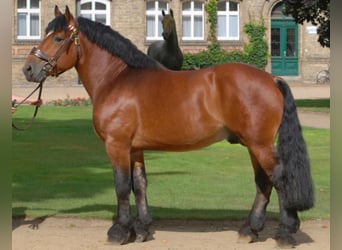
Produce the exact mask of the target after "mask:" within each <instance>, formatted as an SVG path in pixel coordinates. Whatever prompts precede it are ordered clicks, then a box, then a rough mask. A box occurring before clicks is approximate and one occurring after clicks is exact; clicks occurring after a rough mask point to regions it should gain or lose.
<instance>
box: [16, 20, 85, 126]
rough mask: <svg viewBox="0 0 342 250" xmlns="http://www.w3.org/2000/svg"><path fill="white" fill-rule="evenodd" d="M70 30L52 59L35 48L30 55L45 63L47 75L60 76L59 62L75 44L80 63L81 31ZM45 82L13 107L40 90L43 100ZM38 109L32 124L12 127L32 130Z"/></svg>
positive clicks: (39, 95)
mask: <svg viewBox="0 0 342 250" xmlns="http://www.w3.org/2000/svg"><path fill="white" fill-rule="evenodd" d="M68 28H69V30H70V31H72V32H71V35H70V37H69V38H68V39H66V40H64V41H63V44H62V45H61V46H60V47H59V48H58V50H57V51H56V53H55V55H54V56H52V57H49V56H48V55H46V54H45V53H44V52H43V51H41V50H40V49H38V48H37V47H33V48H32V50H31V52H30V55H34V56H36V57H38V58H39V59H41V60H43V61H45V62H46V63H45V65H44V66H43V68H42V70H43V71H45V72H46V74H48V73H51V75H52V76H56V77H57V76H58V75H59V74H61V73H62V72H58V71H57V68H56V66H57V60H58V58H59V57H60V56H61V55H62V54H63V53H64V52H65V51H67V50H68V49H69V47H70V45H71V44H72V43H73V42H74V43H75V45H76V64H77V63H78V61H79V56H80V52H79V50H80V49H79V47H80V41H79V38H78V33H79V30H78V28H77V27H75V26H73V25H69V26H68ZM44 81H45V80H43V81H41V82H40V83H39V85H38V86H37V87H36V88H35V89H34V90H33V91H32V92H31V93H30V94H29V95H28V96H27V97H26V98H25V99H24V100H23V101H21V102H20V103H18V104H16V103H15V100H14V101H12V106H14V105H17V106H18V105H21V104H23V103H24V102H25V101H26V100H27V99H28V98H29V97H30V96H31V95H32V94H33V93H35V92H36V91H37V90H38V89H39V93H38V99H37V100H38V101H39V100H40V98H41V94H42V89H43V83H44ZM38 108H39V106H36V108H35V110H34V113H33V117H32V119H31V122H30V123H29V124H28V125H26V126H25V127H18V126H17V125H15V124H14V122H13V121H12V127H13V128H15V129H17V130H26V129H28V128H30V127H31V126H32V124H33V122H34V119H35V118H36V116H37V113H38Z"/></svg>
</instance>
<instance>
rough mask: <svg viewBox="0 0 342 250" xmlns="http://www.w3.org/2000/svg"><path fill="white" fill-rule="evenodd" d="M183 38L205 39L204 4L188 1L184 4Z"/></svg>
mask: <svg viewBox="0 0 342 250" xmlns="http://www.w3.org/2000/svg"><path fill="white" fill-rule="evenodd" d="M182 39H183V40H204V4H203V2H199V1H188V2H183V4H182Z"/></svg>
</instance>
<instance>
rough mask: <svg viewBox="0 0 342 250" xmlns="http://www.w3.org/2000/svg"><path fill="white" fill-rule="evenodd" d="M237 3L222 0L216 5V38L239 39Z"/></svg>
mask: <svg viewBox="0 0 342 250" xmlns="http://www.w3.org/2000/svg"><path fill="white" fill-rule="evenodd" d="M239 30H240V29H239V4H238V3H236V2H231V1H222V2H219V3H218V5H217V39H218V40H239V34H240V31H239Z"/></svg>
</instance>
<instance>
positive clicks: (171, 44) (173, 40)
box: [166, 29, 180, 51]
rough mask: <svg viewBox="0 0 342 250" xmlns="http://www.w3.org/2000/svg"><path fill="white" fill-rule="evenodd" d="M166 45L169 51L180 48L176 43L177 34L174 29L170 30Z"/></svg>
mask: <svg viewBox="0 0 342 250" xmlns="http://www.w3.org/2000/svg"><path fill="white" fill-rule="evenodd" d="M166 46H167V48H168V49H170V50H171V51H175V50H180V48H179V45H178V36H177V32H176V29H174V30H173V31H172V33H171V35H170V36H169V38H168V39H167V40H166Z"/></svg>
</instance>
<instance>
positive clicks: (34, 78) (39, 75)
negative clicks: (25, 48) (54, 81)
mask: <svg viewBox="0 0 342 250" xmlns="http://www.w3.org/2000/svg"><path fill="white" fill-rule="evenodd" d="M23 73H24V75H25V77H26V80H27V81H29V82H41V81H43V80H45V79H46V77H47V72H46V71H45V70H44V67H39V66H37V65H35V64H33V63H30V62H27V63H26V64H25V65H24V67H23Z"/></svg>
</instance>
